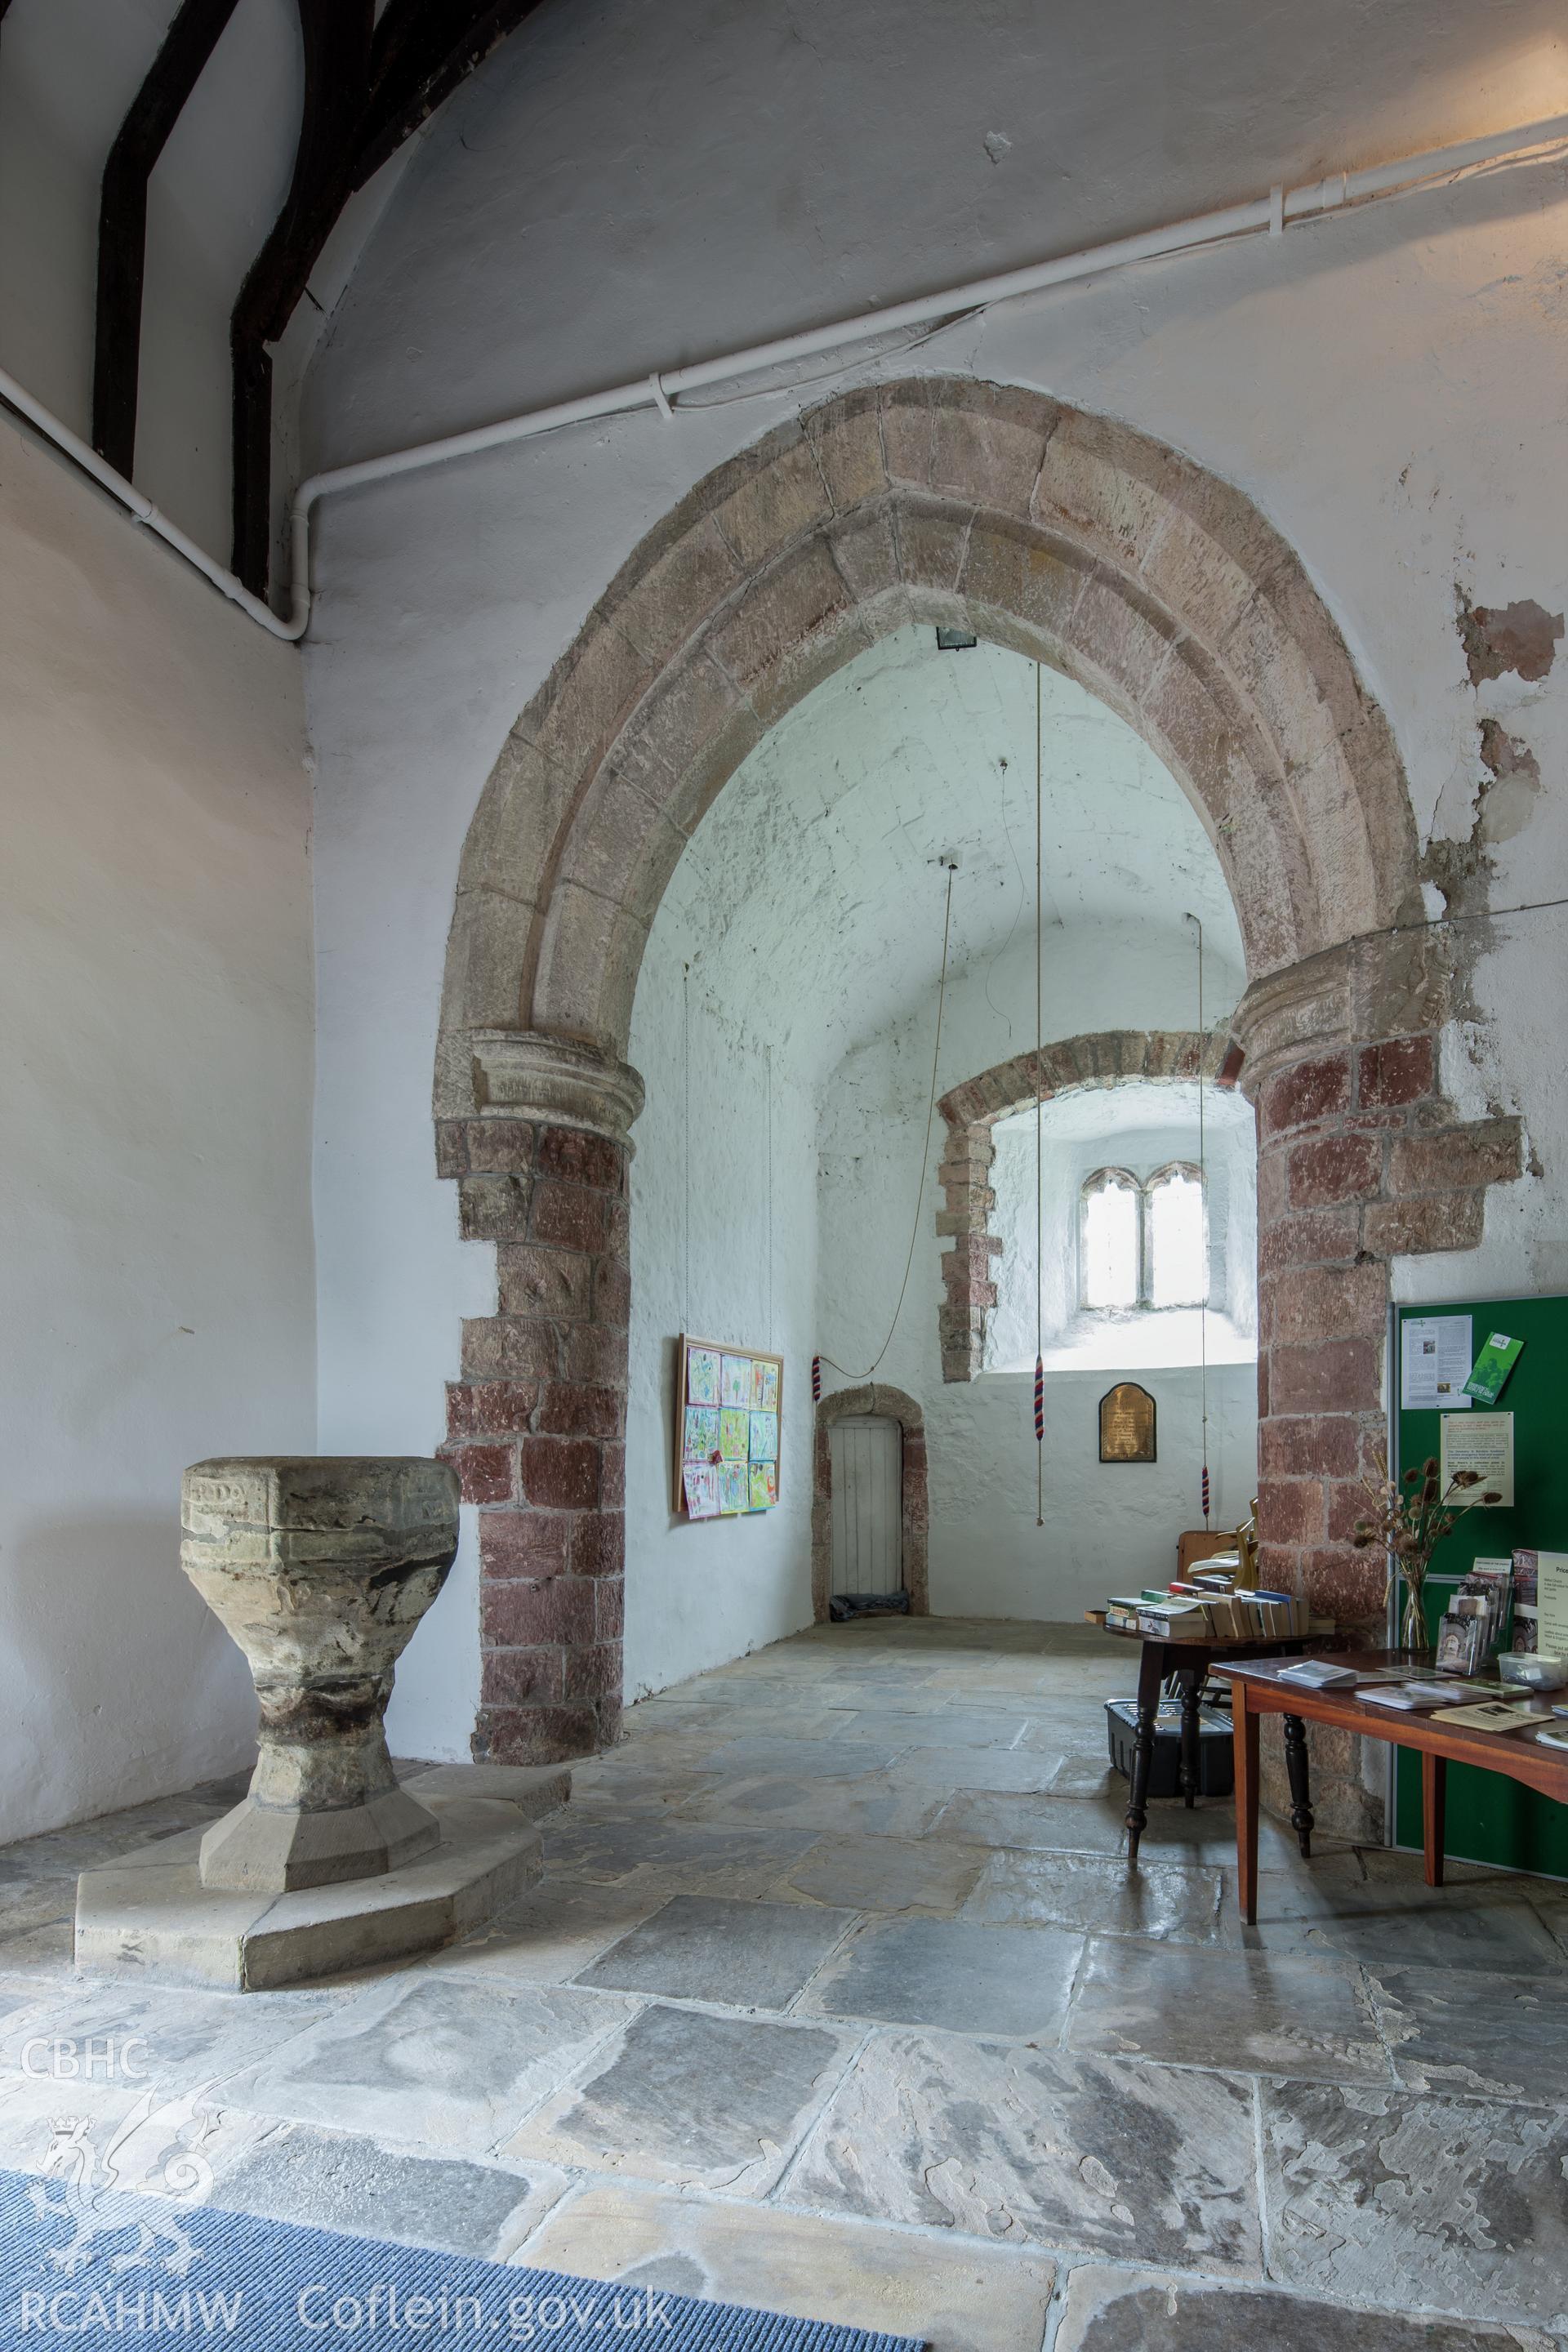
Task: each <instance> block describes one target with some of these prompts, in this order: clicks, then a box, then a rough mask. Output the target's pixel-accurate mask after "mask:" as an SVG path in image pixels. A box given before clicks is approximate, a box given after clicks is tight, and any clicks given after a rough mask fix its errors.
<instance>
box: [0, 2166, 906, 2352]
mask: <svg viewBox="0 0 1568 2352" xmlns="http://www.w3.org/2000/svg"><path fill="white" fill-rule="evenodd" d="M62 2337H64V2338H68V2339H70V2340H72V2341H77V2342H79V2341H81V2340H83V2339H85V2340H87V2341H88V2342H94V2341H97V2342H100V2343H105V2342H113V2343H131V2344H136V2343H140V2342H145V2343H148V2344H153V2345H156V2346H158V2347H159V2352H163V2347H167V2346H169V2345H170V2344H171V2342H177V2341H182V2340H183V2341H186V2342H197V2343H205V2344H213V2345H218V2344H228V2345H233V2346H235V2347H242V2352H301V2347H307V2346H310V2345H317V2344H319V2345H323V2346H340V2345H342V2346H346V2345H352V2346H353V2347H354V2352H392V2347H394V2346H395V2347H398V2352H409V2347H414V2346H417V2345H429V2346H441V2347H447V2346H453V2345H455V2346H458V2347H470V2346H471V2347H478V2346H480V2345H484V2344H489V2345H494V2346H497V2347H500V2346H506V2345H514V2344H528V2345H531V2346H533V2347H536V2352H588V2347H590V2346H592V2347H594V2352H606V2347H607V2346H609V2345H616V2346H621V2347H625V2352H921V2347H920V2346H919V2344H918V2342H917V2341H916V2339H914V2338H912V2337H910V2336H883V2335H879V2334H875V2333H872V2332H869V2331H868V2330H867V2329H865V2328H860V2327H838V2326H831V2325H829V2324H828V2323H827V2322H826V2321H822V2320H814V2319H786V2318H784V2317H783V2316H782V2315H780V2314H778V2313H776V2312H766V2311H747V2310H745V2309H743V2308H742V2306H741V2305H739V2304H729V2303H700V2302H697V2301H696V2300H694V2299H693V2298H692V2297H691V2296H689V2295H679V2294H663V2293H661V2292H659V2291H658V2290H657V2289H654V2288H647V2287H632V2286H615V2285H607V2286H606V2285H604V2284H599V2283H597V2282H595V2281H593V2280H589V2279H580V2278H568V2277H565V2276H563V2274H562V2273H558V2272H553V2271H535V2270H523V2269H515V2268H509V2267H508V2266H507V2265H505V2264H504V2263H484V2262H477V2261H475V2260H473V2259H472V2258H470V2257H468V2256H467V2255H461V2254H445V2253H427V2252H424V2251H423V2250H422V2249H420V2248H418V2247H413V2246H393V2245H384V2244H382V2243H380V2242H378V2241H375V2240H373V2239H368V2238H342V2237H338V2236H336V2235H335V2234H333V2233H332V2232H331V2231H325V2230H303V2229H297V2228H295V2227H294V2226H293V2225H292V2224H291V2223H289V2222H286V2221H258V2220H256V2219H255V2218H254V2217H253V2216H251V2215H250V2214H247V2213H229V2212H225V2211H223V2210H221V2209H220V2208H219V2207H217V2206H216V2205H206V2204H199V2203H187V2202H184V2201H182V2200H171V2199H168V2198H163V2197H130V2196H126V2195H124V2194H122V2193H121V2192H119V2191H116V2190H106V2189H100V2188H98V2187H97V2186H95V2185H94V2184H92V2183H91V2181H90V2180H89V2182H88V2183H87V2184H86V2185H85V2186H84V2185H83V2184H82V2183H81V2182H80V2181H79V2179H76V2178H66V2177H63V2176H62V2175H61V2174H58V2173H57V2174H52V2175H50V2176H48V2177H47V2178H44V2179H37V2178H32V2177H26V2176H24V2175H23V2174H21V2173H17V2172H5V2171H0V2346H3V2347H4V2352H17V2348H18V2347H22V2346H26V2345H32V2344H38V2345H40V2346H41V2345H44V2344H47V2343H48V2342H49V2341H51V2340H53V2341H55V2342H58V2341H59V2340H60V2339H61V2338H62Z"/></svg>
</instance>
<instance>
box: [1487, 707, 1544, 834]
mask: <svg viewBox="0 0 1568 2352" xmlns="http://www.w3.org/2000/svg"><path fill="white" fill-rule="evenodd" d="M1481 765H1482V766H1483V767H1484V768H1487V769H1489V771H1490V772H1491V776H1492V779H1493V781H1492V782H1490V783H1489V784H1487V783H1483V784H1482V786H1481V791H1480V799H1479V815H1478V819H1477V824H1478V830H1479V835H1480V837H1481V839H1482V840H1483V841H1487V842H1497V841H1511V840H1512V839H1513V836H1514V835H1515V834H1516V833H1522V832H1523V830H1524V828H1525V826H1526V825H1527V824H1529V823H1530V820H1531V816H1532V815H1533V814H1534V812H1535V803H1536V800H1537V797H1538V796H1539V794H1540V792H1541V763H1540V761H1538V760H1537V758H1536V756H1535V754H1534V752H1533V751H1531V748H1530V746H1529V744H1528V743H1521V741H1520V740H1519V737H1518V736H1517V735H1510V734H1509V732H1508V730H1506V728H1504V727H1503V725H1502V723H1501V722H1500V720H1499V719H1482V720H1481Z"/></svg>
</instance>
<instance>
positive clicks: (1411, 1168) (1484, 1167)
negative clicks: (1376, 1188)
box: [1389, 1118, 1520, 1197]
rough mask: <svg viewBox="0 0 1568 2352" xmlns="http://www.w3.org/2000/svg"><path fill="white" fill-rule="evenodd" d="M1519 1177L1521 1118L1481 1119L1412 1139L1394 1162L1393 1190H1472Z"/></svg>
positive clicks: (1400, 1148) (1394, 1154) (1402, 1143)
mask: <svg viewBox="0 0 1568 2352" xmlns="http://www.w3.org/2000/svg"><path fill="white" fill-rule="evenodd" d="M1519 1172H1520V1127H1519V1121H1518V1119H1517V1118H1488V1119H1478V1120H1477V1121H1476V1122H1475V1124H1474V1125H1473V1126H1469V1127H1449V1128H1444V1129H1442V1130H1441V1131H1440V1132H1439V1133H1437V1134H1436V1135H1424V1136H1409V1137H1406V1138H1405V1139H1403V1140H1402V1141H1400V1142H1398V1143H1396V1144H1395V1145H1394V1150H1393V1152H1392V1154H1391V1155H1390V1160H1389V1191H1390V1192H1392V1193H1394V1195H1395V1196H1396V1197H1397V1196H1398V1195H1400V1194H1402V1193H1405V1192H1452V1191H1458V1190H1459V1189H1461V1188H1462V1187H1465V1186H1468V1185H1482V1184H1507V1183H1510V1182H1511V1181H1512V1180H1513V1178H1514V1177H1516V1176H1517V1175H1518V1174H1519Z"/></svg>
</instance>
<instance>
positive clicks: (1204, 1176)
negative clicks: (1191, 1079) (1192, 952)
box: [1187, 915, 1211, 1528]
mask: <svg viewBox="0 0 1568 2352" xmlns="http://www.w3.org/2000/svg"><path fill="white" fill-rule="evenodd" d="M1187 920H1188V922H1189V923H1191V925H1192V927H1193V929H1194V931H1195V932H1196V933H1197V937H1198V1203H1199V1211H1198V1213H1199V1215H1200V1217H1201V1219H1202V1221H1203V1251H1204V1262H1203V1280H1202V1282H1201V1284H1200V1286H1199V1289H1198V1366H1199V1370H1198V1394H1199V1400H1200V1405H1201V1411H1202V1415H1203V1425H1202V1430H1201V1433H1200V1436H1199V1450H1200V1452H1201V1454H1202V1457H1203V1475H1202V1479H1201V1481H1200V1500H1201V1502H1202V1504H1203V1513H1204V1525H1205V1528H1206V1527H1207V1526H1208V1523H1209V1507H1210V1501H1211V1495H1210V1486H1209V1333H1208V1312H1209V1265H1208V1246H1209V1242H1208V1204H1209V1165H1208V1149H1207V1134H1206V1129H1205V1119H1204V1106H1205V1096H1206V1093H1207V1087H1206V1086H1205V1078H1204V1064H1205V1061H1206V1060H1207V1059H1208V1035H1207V1033H1206V1031H1205V1028H1204V927H1203V925H1202V923H1201V922H1199V920H1198V919H1197V917H1196V916H1195V915H1189V916H1188V917H1187Z"/></svg>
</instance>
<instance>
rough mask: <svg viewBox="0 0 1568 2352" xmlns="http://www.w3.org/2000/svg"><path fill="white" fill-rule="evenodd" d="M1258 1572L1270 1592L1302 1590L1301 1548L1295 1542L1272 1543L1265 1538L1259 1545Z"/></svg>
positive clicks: (1260, 1580)
mask: <svg viewBox="0 0 1568 2352" xmlns="http://www.w3.org/2000/svg"><path fill="white" fill-rule="evenodd" d="M1258 1580H1259V1582H1260V1583H1262V1584H1263V1585H1264V1587H1265V1588H1266V1589H1267V1590H1268V1591H1270V1592H1300V1590H1301V1553H1300V1548H1299V1547H1298V1546H1297V1545H1295V1544H1282V1543H1271V1542H1269V1541H1268V1538H1264V1540H1263V1541H1262V1542H1261V1543H1259V1545H1258Z"/></svg>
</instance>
